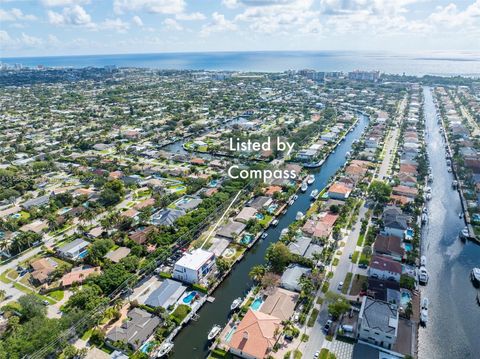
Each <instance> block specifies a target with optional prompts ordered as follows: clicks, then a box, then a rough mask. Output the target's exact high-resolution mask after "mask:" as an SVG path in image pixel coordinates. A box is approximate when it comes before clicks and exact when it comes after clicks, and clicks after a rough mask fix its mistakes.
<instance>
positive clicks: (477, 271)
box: [470, 268, 480, 284]
mask: <svg viewBox="0 0 480 359" xmlns="http://www.w3.org/2000/svg"><path fill="white" fill-rule="evenodd" d="M470 276H471V278H472V281H473V282H474V283H475V284H480V268H473V269H472V272H471V273H470Z"/></svg>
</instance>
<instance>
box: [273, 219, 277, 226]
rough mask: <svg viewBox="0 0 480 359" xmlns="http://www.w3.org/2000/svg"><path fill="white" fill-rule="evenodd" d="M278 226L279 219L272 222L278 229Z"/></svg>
mask: <svg viewBox="0 0 480 359" xmlns="http://www.w3.org/2000/svg"><path fill="white" fill-rule="evenodd" d="M277 224H278V219H274V220H273V222H272V226H274V227H276V226H277Z"/></svg>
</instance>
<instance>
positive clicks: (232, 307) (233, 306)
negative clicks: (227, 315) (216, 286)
mask: <svg viewBox="0 0 480 359" xmlns="http://www.w3.org/2000/svg"><path fill="white" fill-rule="evenodd" d="M242 301H243V299H242V297H238V298H237V299H235V300H234V301H233V302H232V304H231V305H230V310H232V311H233V310H235V309H237V308H238V307H239V306H240V304H242Z"/></svg>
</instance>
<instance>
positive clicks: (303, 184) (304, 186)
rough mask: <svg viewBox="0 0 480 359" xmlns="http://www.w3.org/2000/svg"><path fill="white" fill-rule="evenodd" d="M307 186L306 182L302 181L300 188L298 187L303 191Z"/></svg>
mask: <svg viewBox="0 0 480 359" xmlns="http://www.w3.org/2000/svg"><path fill="white" fill-rule="evenodd" d="M307 188H308V185H307V183H306V182H303V183H302V187H301V188H300V189H301V190H302V192H305V191H306V190H307Z"/></svg>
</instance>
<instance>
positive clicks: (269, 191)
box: [264, 185, 282, 197]
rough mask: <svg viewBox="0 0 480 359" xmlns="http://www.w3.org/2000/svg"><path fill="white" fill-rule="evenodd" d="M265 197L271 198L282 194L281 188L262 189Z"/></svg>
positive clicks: (269, 187)
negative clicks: (278, 193) (276, 194)
mask: <svg viewBox="0 0 480 359" xmlns="http://www.w3.org/2000/svg"><path fill="white" fill-rule="evenodd" d="M264 191H265V196H269V197H273V195H274V194H275V193H277V192H282V187H280V186H273V185H272V186H268V187H266V188H265V189H264Z"/></svg>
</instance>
